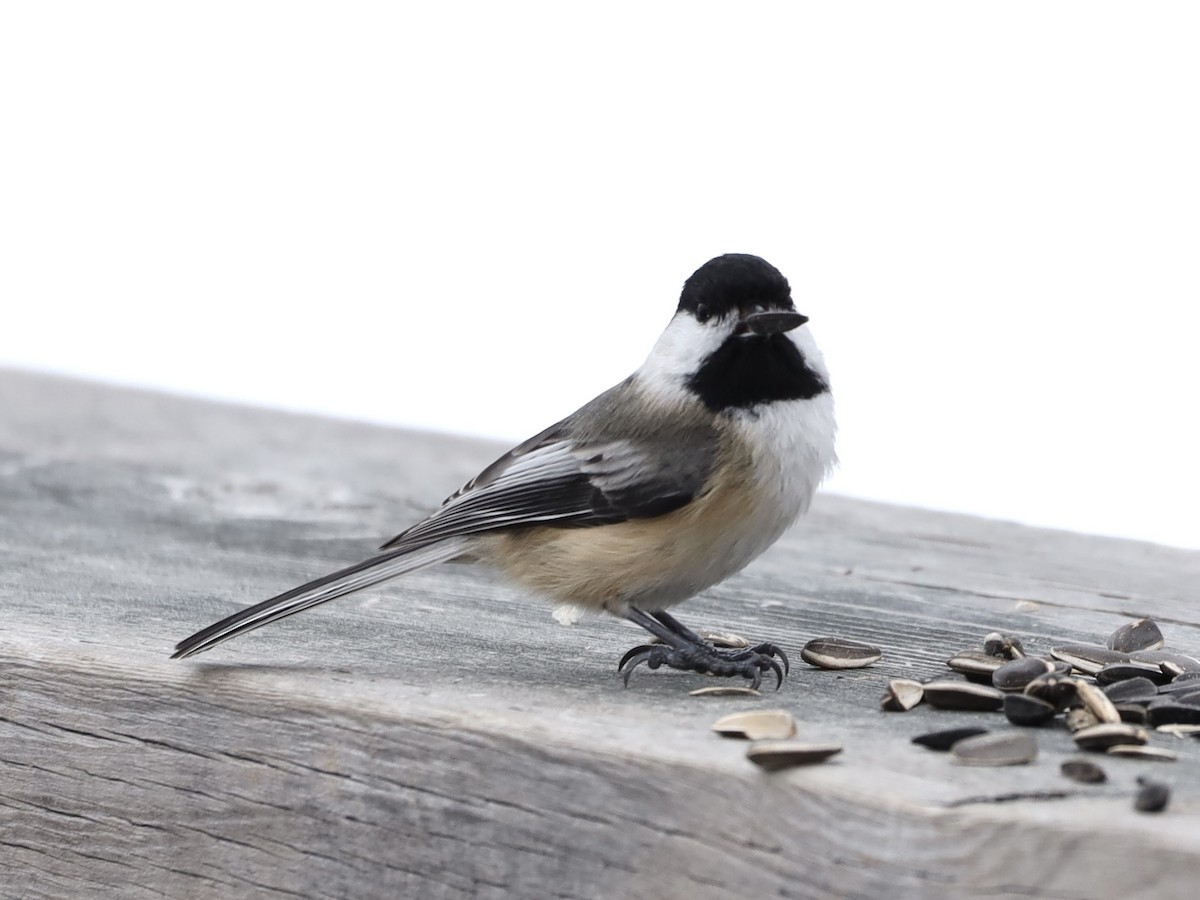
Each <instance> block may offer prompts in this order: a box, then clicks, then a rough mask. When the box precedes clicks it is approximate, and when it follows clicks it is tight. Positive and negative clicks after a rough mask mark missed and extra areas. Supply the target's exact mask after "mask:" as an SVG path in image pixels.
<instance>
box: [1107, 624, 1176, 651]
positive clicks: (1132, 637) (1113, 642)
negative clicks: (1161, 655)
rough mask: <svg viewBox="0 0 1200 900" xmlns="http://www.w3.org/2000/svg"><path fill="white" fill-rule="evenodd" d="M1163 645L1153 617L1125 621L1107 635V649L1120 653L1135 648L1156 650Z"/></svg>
mask: <svg viewBox="0 0 1200 900" xmlns="http://www.w3.org/2000/svg"><path fill="white" fill-rule="evenodd" d="M1162 645H1163V636H1162V632H1161V631H1159V630H1158V625H1157V624H1155V622H1154V620H1153V619H1137V620H1136V621H1133V622H1126V623H1125V624H1124V625H1122V626H1121V627H1120V628H1118V629H1117V630H1116V631H1114V632H1113V633H1112V634H1110V635H1109V636H1108V649H1109V650H1119V651H1120V652H1122V653H1132V652H1133V651H1135V650H1158V649H1159V648H1161V647H1162Z"/></svg>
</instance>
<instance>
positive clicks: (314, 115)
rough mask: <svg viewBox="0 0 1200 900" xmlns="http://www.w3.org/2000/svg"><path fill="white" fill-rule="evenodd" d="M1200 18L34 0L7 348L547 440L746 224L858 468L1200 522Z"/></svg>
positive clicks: (1130, 523)
mask: <svg viewBox="0 0 1200 900" xmlns="http://www.w3.org/2000/svg"><path fill="white" fill-rule="evenodd" d="M1198 48H1200V5H1197V4H1195V3H1171V2H1160V3H1154V4H1144V3H1123V4H1111V3H1105V2H1086V3H1072V2H1061V3H1047V2H1044V0H1042V2H1033V3H1022V2H1007V3H1002V4H999V3H988V4H984V3H971V2H964V0H955V2H947V3H926V2H919V3H918V2H910V3H880V4H876V3H851V2H837V3H823V4H819V5H817V4H812V5H809V4H800V3H780V4H763V3H748V2H742V0H739V2H737V3H733V2H729V3H724V4H703V3H695V2H689V3H686V4H678V5H676V4H672V3H652V2H639V3H629V4H625V3H618V2H611V0H610V2H606V3H603V4H587V5H585V4H571V3H547V4H531V3H520V2H505V3H494V2H492V3H479V4H474V3H458V4H455V3H443V4H433V3H422V4H416V3H412V4H400V3H391V4H362V3H341V2H338V3H334V2H330V3H323V4H308V3H298V2H287V3H253V2H237V3H217V2H205V3H191V4H180V3H163V2H154V3H138V4H132V3H119V2H109V3H94V2H89V3H81V4H63V3H53V2H39V3H27V4H15V3H12V4H5V5H4V6H3V7H2V8H0V127H2V129H3V139H2V141H0V304H2V306H0V312H2V321H0V364H6V365H17V366H25V367H35V368H39V369H45V370H49V371H59V372H67V373H77V374H82V375H87V376H91V377H97V378H103V379H107V380H111V381H116V382H123V383H131V384H139V385H149V386H157V387H163V388H167V389H171V390H179V391H185V392H188V393H194V394H201V395H206V396H212V397H221V398H230V399H237V400H242V401H247V402H253V403H262V404H269V405H273V406H283V407H288V408H292V409H303V410H314V411H322V412H328V413H334V414H337V415H342V416H349V417H355V418H367V419H372V420H377V421H383V422H393V423H401V424H406V425H415V426H420V427H428V428H438V429H447V430H451V431H460V432H469V433H474V434H484V435H493V436H498V437H504V438H511V439H519V438H523V437H525V436H526V435H528V434H529V433H532V432H533V431H535V430H538V429H541V428H542V427H544V426H545V425H547V424H549V423H550V422H552V421H554V420H556V419H557V418H559V417H561V416H562V415H564V414H566V413H568V412H570V411H571V410H572V409H574V408H575V407H576V406H578V405H579V404H580V403H581V402H582V401H584V400H586V399H587V398H588V397H590V396H592V395H593V394H595V393H596V392H598V391H599V390H601V389H603V388H605V387H607V386H608V385H609V384H611V383H613V382H615V381H616V380H618V379H620V378H622V377H624V376H625V375H626V374H628V373H629V372H630V371H632V370H633V369H634V368H635V367H636V366H637V365H638V364H639V363H640V362H641V360H642V358H643V357H644V355H645V353H646V352H647V351H648V350H649V348H650V346H651V345H652V343H653V341H654V338H655V337H656V336H657V334H658V332H659V331H660V330H661V329H662V327H663V326H664V325H665V324H666V321H667V320H668V318H669V317H670V315H671V313H672V311H673V309H674V304H675V301H676V299H677V297H678V291H679V287H680V285H681V284H682V282H683V280H684V278H686V277H687V275H688V274H690V273H691V272H692V270H693V269H695V268H696V267H697V266H699V265H700V264H701V263H703V262H704V261H705V260H706V259H708V258H709V257H711V256H714V255H716V254H719V253H723V252H727V251H740V252H751V253H757V254H759V255H761V256H764V257H766V258H767V259H769V260H770V261H771V262H773V263H774V264H775V265H777V266H778V267H779V268H780V269H782V270H783V272H784V273H785V274H786V275H787V276H788V277H789V279H790V280H791V282H792V285H793V289H794V294H795V297H796V301H797V305H798V307H799V308H800V310H801V311H803V312H805V313H807V314H808V315H809V316H811V319H812V322H811V326H810V327H812V329H813V330H814V333H815V334H816V336H817V338H818V340H819V341H820V343H821V344H822V346H823V347H824V348H825V352H826V356H827V358H828V361H829V364H830V367H831V369H832V371H833V375H834V390H835V394H836V396H837V399H838V403H839V413H840V420H841V425H842V433H841V440H840V454H841V457H842V468H841V471H840V472H839V473H838V474H837V475H836V476H835V478H834V480H833V482H832V484H831V489H832V490H835V491H839V492H842V493H847V494H854V495H858V496H863V497H870V498H877V499H883V500H889V501H897V502H903V503H909V504H916V505H922V506H931V507H940V508H946V509H956V510H964V511H969V512H974V513H979V514H981V515H986V516H992V517H1002V518H1011V519H1017V520H1020V521H1025V522H1031V523H1039V524H1047V525H1054V526H1059V527H1064V528H1070V529H1074V530H1081V531H1095V532H1101V533H1109V534H1118V535H1128V536H1132V537H1139V538H1145V539H1149V540H1156V541H1160V542H1165V543H1174V544H1179V545H1183V546H1190V547H1200V523H1198V522H1197V514H1196V510H1197V508H1198V506H1200V475H1198V474H1197V465H1198V462H1197V460H1198V456H1200V453H1198V444H1200V441H1198V440H1197V437H1196V427H1197V408H1198V406H1200V404H1198V403H1197V396H1196V395H1197V389H1198V388H1200V362H1198V361H1197V353H1196V348H1197V342H1198V341H1200V314H1198V312H1197V308H1198V303H1200V263H1198V260H1200V96H1198V95H1200V50H1198ZM0 414H2V411H0ZM396 464H397V466H402V465H403V464H404V461H403V460H397V463H396Z"/></svg>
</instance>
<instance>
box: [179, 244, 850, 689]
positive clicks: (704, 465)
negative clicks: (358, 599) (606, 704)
mask: <svg viewBox="0 0 1200 900" xmlns="http://www.w3.org/2000/svg"><path fill="white" fill-rule="evenodd" d="M807 321H808V317H807V316H805V315H802V314H801V313H799V312H797V311H796V307H795V304H794V302H793V299H792V294H791V287H790V285H789V283H788V281H787V279H786V278H785V277H784V276H783V274H782V273H781V272H780V271H779V270H778V269H777V268H775V267H774V266H773V265H771V264H770V263H768V262H767V261H766V260H764V259H762V258H760V257H758V256H753V255H751V254H745V253H727V254H724V255H721V256H718V257H716V258H714V259H711V260H709V261H708V262H706V263H704V265H702V266H701V267H700V268H699V269H697V270H696V271H695V272H694V273H692V275H691V276H690V277H689V278H688V279H687V280H686V281H685V282H684V285H683V289H682V291H681V293H680V296H679V303H678V306H677V308H676V311H675V313H674V315H673V316H672V318H671V320H670V322H669V323H668V325H667V327H666V329H665V330H664V331H663V332H662V334H661V335H660V337H659V338H658V340H657V342H656V343H655V344H654V346H653V348H652V350H651V352H650V354H649V356H648V357H647V358H646V360H645V362H644V363H643V364H642V365H641V367H640V368H638V369H637V371H636V372H634V373H633V374H632V375H630V376H629V377H628V378H626V379H625V380H624V381H622V382H620V383H619V384H617V385H615V386H614V387H612V388H610V389H609V390H607V391H605V392H604V393H602V394H600V395H599V396H597V397H595V398H594V399H593V400H591V401H590V402H588V403H586V404H585V405H584V406H582V407H580V408H579V409H578V410H577V411H576V412H574V413H572V414H571V415H569V416H567V417H566V418H565V419H563V420H561V421H560V422H558V423H556V424H554V425H551V426H550V427H549V428H547V429H546V430H545V431H542V432H540V433H539V434H536V435H534V436H533V437H531V438H529V439H528V440H526V441H525V442H523V443H521V444H519V445H517V446H516V447H514V448H513V449H511V450H509V451H508V452H507V453H505V454H504V455H503V456H501V457H500V458H499V459H497V460H496V461H495V462H493V463H492V464H491V465H489V466H487V467H486V468H485V469H483V471H481V472H480V473H479V474H478V475H476V476H475V477H474V478H472V479H471V480H470V481H468V482H467V483H466V484H465V485H463V487H462V488H460V489H459V490H458V491H456V492H455V493H453V494H451V495H450V496H449V497H448V498H446V500H445V501H443V503H442V504H441V506H440V507H438V508H437V509H436V510H435V511H434V512H433V513H432V514H430V515H429V516H428V517H427V518H425V519H423V520H421V521H419V522H417V523H416V524H415V525H413V526H411V527H410V528H408V529H407V530H405V531H403V532H401V533H400V534H398V535H396V536H395V537H394V538H392V539H391V540H389V541H387V543H385V544H383V545H382V546H381V547H380V548H379V550H378V551H377V553H376V554H375V555H373V556H370V557H368V558H367V559H365V560H363V561H362V562H359V563H356V564H354V565H351V566H348V567H346V568H343V569H340V570H338V571H336V572H333V573H331V574H329V575H325V576H323V577H321V578H317V579H315V580H313V581H309V582H307V583H306V584H302V585H300V586H299V587H296V588H292V589H291V590H288V591H285V592H284V593H282V594H279V595H278V596H275V597H272V598H270V599H268V600H265V601H263V602H261V603H258V604H256V605H254V606H250V607H247V608H245V609H243V610H241V611H239V612H236V613H234V614H233V615H230V616H228V617H227V618H225V619H222V620H221V621H219V622H216V623H215V624H213V625H210V626H208V627H207V628H204V629H202V630H201V631H198V632H196V633H195V634H193V635H191V636H190V637H188V638H185V639H184V640H182V641H180V642H179V643H178V644H177V645H176V647H175V652H174V653H173V654H172V658H182V657H189V656H192V655H194V654H197V653H201V652H203V651H206V650H209V649H211V648H212V647H215V646H216V645H217V644H220V643H222V642H224V641H227V640H229V639H231V638H234V637H237V636H238V635H241V634H245V633H246V632H248V631H251V630H253V629H256V628H260V627H262V626H263V625H266V624H268V623H271V622H275V621H278V620H279V619H282V618H284V617H285V616H290V615H293V614H294V613H298V612H301V611H303V610H306V609H311V608H312V607H314V606H317V605H318V604H321V603H325V602H326V601H328V600H333V599H335V598H337V597H341V596H344V595H346V594H349V593H351V592H354V591H358V590H361V589H363V588H367V587H370V586H372V585H376V584H379V583H380V582H383V581H386V580H388V579H391V578H394V577H396V576H398V575H403V574H405V573H407V572H412V571H415V570H417V569H422V568H424V567H426V566H432V565H434V564H436V563H442V562H450V561H455V562H472V563H482V564H486V565H490V566H492V567H494V568H496V569H499V570H500V571H501V572H502V573H503V574H504V575H505V576H507V578H508V579H510V580H511V581H513V582H515V583H516V585H517V586H520V587H522V588H525V589H527V590H529V591H531V592H533V593H535V594H538V595H541V596H543V597H545V598H547V599H549V600H550V601H552V602H555V603H561V604H569V605H571V606H574V607H577V608H583V609H590V610H601V611H605V612H608V613H610V614H612V615H614V616H617V617H621V618H624V619H627V620H629V621H631V622H633V623H635V624H637V625H639V626H641V627H642V628H644V629H645V630H646V631H647V632H649V634H650V635H652V636H653V638H654V640H653V641H652V642H649V643H646V644H641V645H639V646H636V647H634V648H632V649H631V650H630V651H629V652H628V653H626V654H625V655H624V657H622V659H621V660H620V662H619V663H618V666H617V670H618V673H619V674H621V675H622V676H623V678H624V681H625V684H626V686H628V684H629V677H630V673H632V672H633V671H634V669H636V668H637V667H638V666H639V665H642V664H645V665H646V667H647V668H648V669H658V668H660V667H663V666H666V667H667V668H671V669H678V670H683V671H688V672H696V673H701V674H708V675H713V676H721V677H737V676H741V677H743V678H745V679H747V680H748V681H749V682H750V683H751V685H752V686H753V687H755V688H757V687H759V685H760V684H761V680H762V677H763V675H764V674H766V673H767V672H771V673H773V674H774V676H775V689H776V690H778V689H779V687H780V686H781V685H782V684H783V681H784V676H785V675H786V673H787V671H788V659H787V654H786V653H785V652H784V651H783V650H782V649H781V648H780V647H778V646H776V645H775V644H773V643H759V644H757V645H754V646H746V647H737V648H730V647H718V646H715V645H714V644H713V643H712V642H711V641H709V640H707V639H705V638H703V637H701V636H700V635H699V634H697V633H696V632H695V631H693V630H692V629H690V628H688V627H687V626H686V625H684V624H683V623H682V622H680V621H679V620H678V619H676V618H675V617H674V616H673V615H672V614H671V613H670V612H669V610H670V609H671V608H673V607H674V606H675V605H676V604H678V603H681V602H682V601H684V600H687V599H689V598H691V597H693V596H695V595H696V594H698V593H700V592H701V591H704V590H705V589H707V588H709V587H712V586H713V585H716V584H718V583H719V582H721V581H723V580H725V579H726V578H728V577H729V576H731V575H733V574H734V573H736V572H738V571H740V570H741V569H743V568H744V567H745V566H746V565H747V564H749V563H750V562H751V561H752V560H754V559H755V558H756V557H758V556H759V555H760V554H761V553H762V552H763V551H765V550H766V549H767V548H768V547H770V546H771V545H772V544H774V543H775V541H776V540H778V538H779V537H780V536H781V535H782V534H783V533H784V531H785V530H787V529H788V528H789V527H790V526H791V525H792V524H793V522H795V521H796V519H797V518H798V517H799V516H800V515H801V514H802V513H804V512H805V511H806V510H807V509H808V507H809V505H810V502H811V500H812V498H813V495H814V493H815V491H816V490H817V487H818V485H819V484H820V483H821V482H822V481H823V480H824V479H825V477H826V476H827V475H828V474H829V473H830V471H831V470H832V468H833V467H834V466H835V464H836V462H837V458H836V453H835V447H834V443H835V436H836V424H835V418H834V406H833V397H832V394H831V391H830V386H829V373H828V370H827V368H826V365H825V361H824V358H823V356H822V354H821V352H820V350H819V349H818V348H817V345H816V342H815V341H814V339H813V337H812V334H811V331H810V329H808V328H807V327H805V326H806V323H807Z"/></svg>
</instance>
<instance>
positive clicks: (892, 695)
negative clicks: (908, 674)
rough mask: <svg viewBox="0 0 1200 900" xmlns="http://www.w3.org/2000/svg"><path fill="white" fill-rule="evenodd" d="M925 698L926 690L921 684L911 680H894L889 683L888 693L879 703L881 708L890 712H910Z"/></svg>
mask: <svg viewBox="0 0 1200 900" xmlns="http://www.w3.org/2000/svg"><path fill="white" fill-rule="evenodd" d="M924 696H925V688H924V687H922V685H921V682H919V681H913V680H912V679H911V678H893V679H892V680H891V681H889V682H888V688H887V693H886V694H884V695H883V699H882V700H880V701H879V706H880V708H881V709H884V710H887V711H888V712H908V711H909V710H910V709H912V708H913V707H914V706H916V705H917V704H918V703H920V702H921V700H922V698H923V697H924Z"/></svg>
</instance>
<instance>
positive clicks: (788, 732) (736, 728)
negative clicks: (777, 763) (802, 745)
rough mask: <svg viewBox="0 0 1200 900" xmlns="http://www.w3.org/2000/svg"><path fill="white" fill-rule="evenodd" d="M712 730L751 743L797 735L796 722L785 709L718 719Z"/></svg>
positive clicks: (740, 713)
mask: <svg viewBox="0 0 1200 900" xmlns="http://www.w3.org/2000/svg"><path fill="white" fill-rule="evenodd" d="M712 730H713V731H715V732H716V733H717V734H720V735H724V736H725V737H736V738H747V739H748V740H751V741H759V740H764V739H780V738H789V737H791V736H792V735H793V734H795V733H796V720H795V719H793V718H792V714H791V713H789V712H788V711H787V710H784V709H752V710H748V711H747V712H739V713H732V714H731V715H728V716H724V717H722V718H720V719H717V721H715V722H713V725H712Z"/></svg>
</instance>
